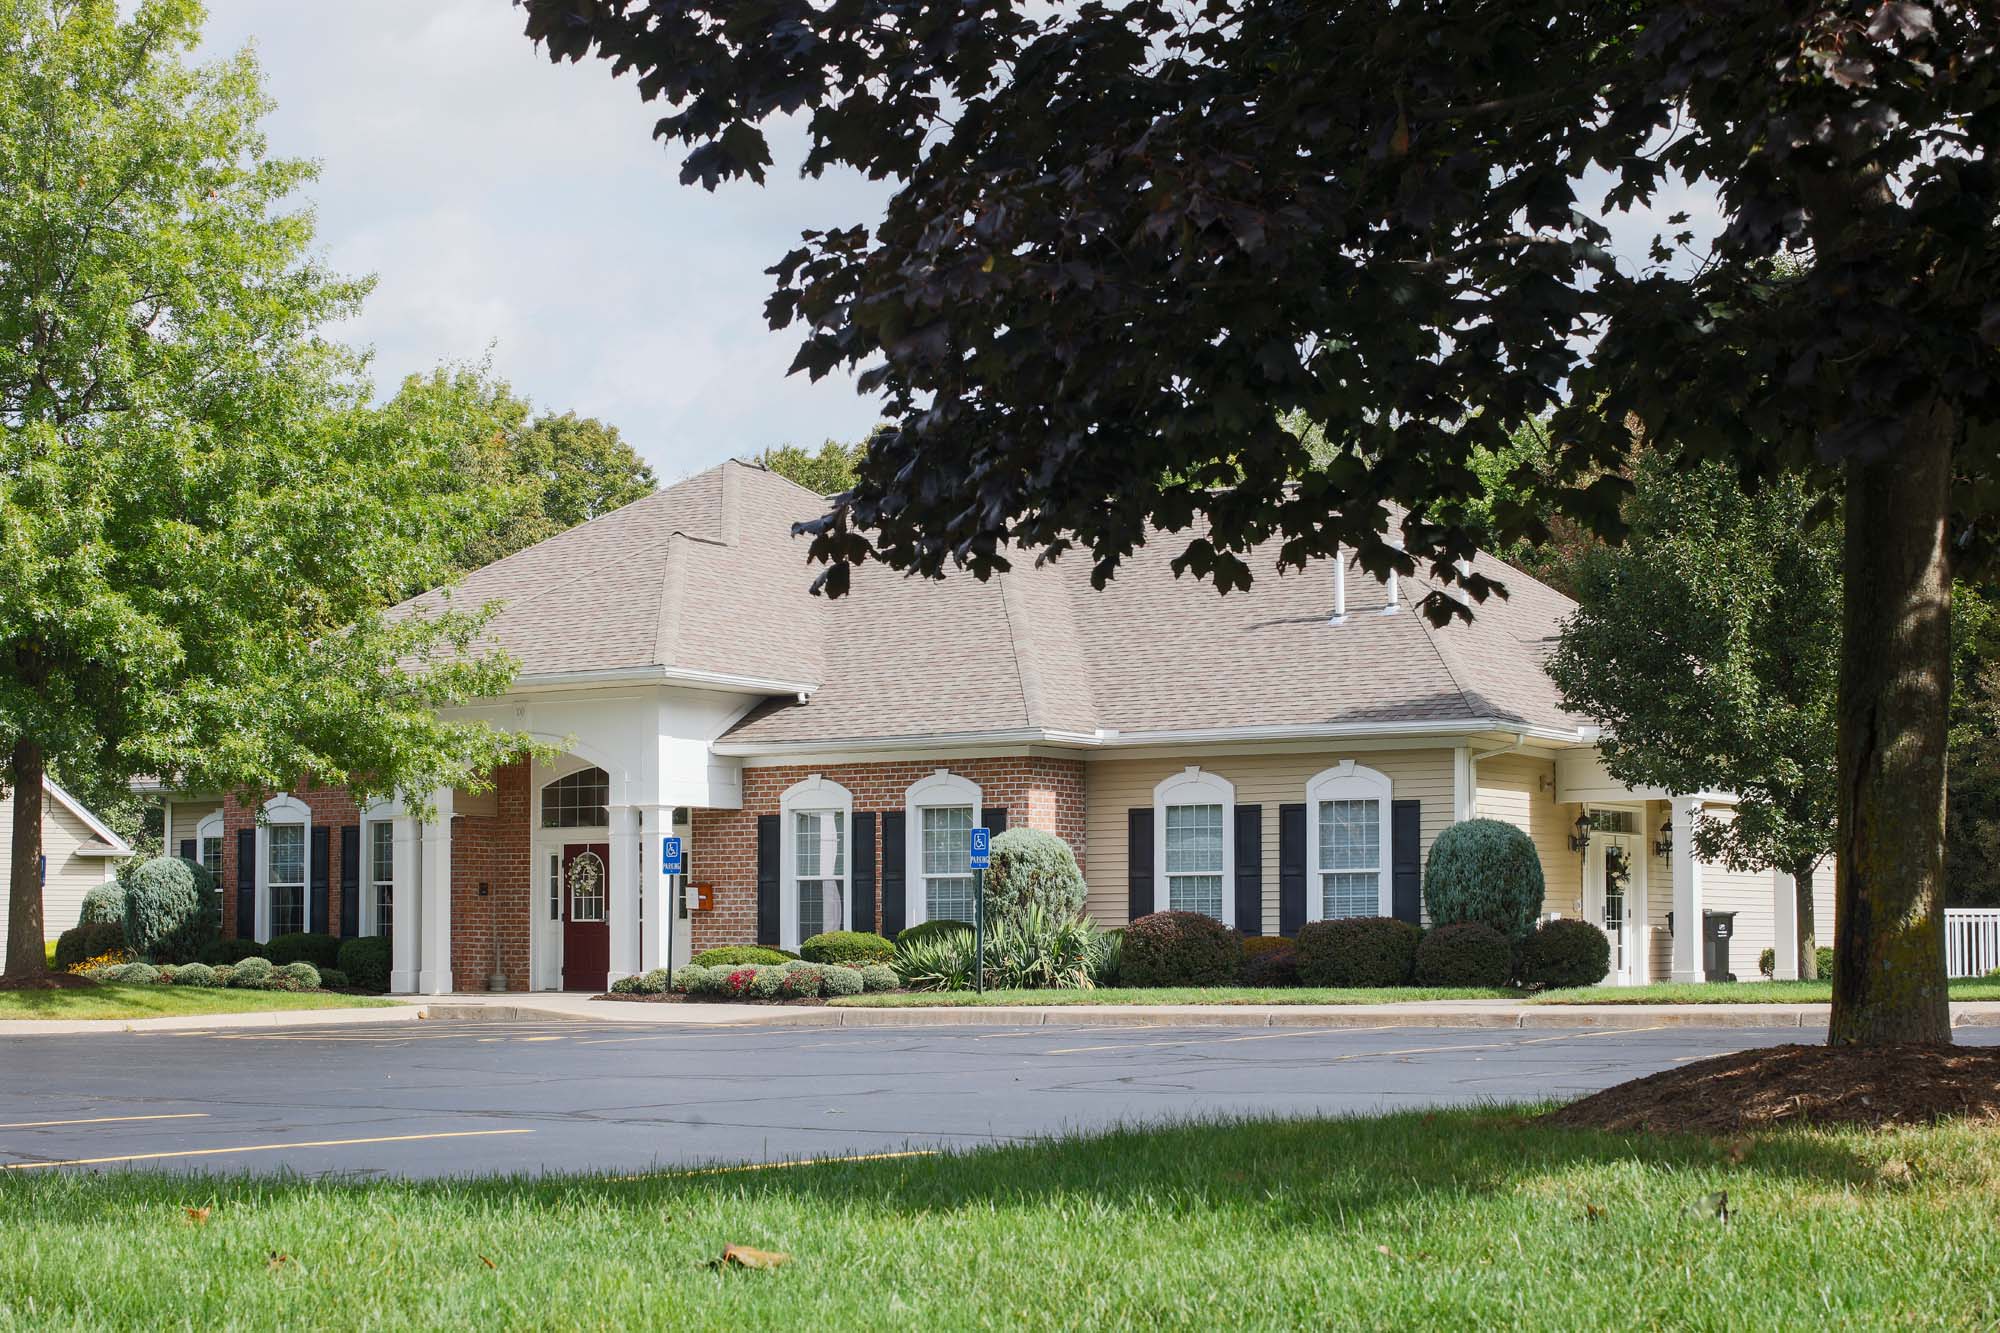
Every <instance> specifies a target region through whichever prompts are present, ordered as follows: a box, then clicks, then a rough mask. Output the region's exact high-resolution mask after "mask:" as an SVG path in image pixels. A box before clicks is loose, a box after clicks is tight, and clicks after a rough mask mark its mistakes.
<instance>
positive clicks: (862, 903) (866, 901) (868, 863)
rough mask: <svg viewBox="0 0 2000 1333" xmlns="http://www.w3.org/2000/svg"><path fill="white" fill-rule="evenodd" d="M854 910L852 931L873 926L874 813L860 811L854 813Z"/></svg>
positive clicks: (873, 927)
mask: <svg viewBox="0 0 2000 1333" xmlns="http://www.w3.org/2000/svg"><path fill="white" fill-rule="evenodd" d="M851 854H852V856H853V862H854V867H853V868H854V909H853V912H852V913H851V918H852V921H853V928H854V929H855V930H873V929H875V814H874V812H873V811H860V812H857V813H856V814H855V816H854V847H853V850H852V853H851Z"/></svg>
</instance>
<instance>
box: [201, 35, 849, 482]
mask: <svg viewBox="0 0 2000 1333" xmlns="http://www.w3.org/2000/svg"><path fill="white" fill-rule="evenodd" d="M209 14H210V18H209V27H208V45H209V49H210V52H211V53H219V52H221V51H224V50H233V49H235V48H237V47H240V46H242V45H243V44H244V43H246V42H254V43H255V44H256V48H257V54H258V59H259V61H260V62H261V63H262V65H263V67H264V72H265V81H266V86H267V88H268V90H269V91H270V93H271V95H272V96H273V97H274V98H275V99H276V100H277V103H278V109H277V112H276V113H275V114H274V115H273V116H272V117H271V119H270V120H269V121H268V122H267V129H268V132H269V135H270V140H271V148H272V151H273V152H275V153H278V154H281V155H286V156H295V157H309V158H313V159H316V160H317V161H318V162H319V163H320V164H321V175H320V179H319V181H318V183H317V184H315V185H314V186H312V187H311V190H310V194H311V197H312V200H313V202H314V203H315V204H316V205H317V210H318V214H319V235H320V244H321V247H322V249H323V250H324V252H325V255H326V257H327V259H328V260H330V261H331V263H332V264H333V265H334V267H335V268H337V269H338V270H340V271H342V272H346V273H351V274H362V273H372V274H375V275H376V277H377V279H378V283H377V286H376V289H375V294H374V295H373V296H372V297H371V298H370V299H369V301H368V305H367V309H366V313H365V314H363V315H362V316H361V317H360V318H359V319H358V320H355V321H354V322H352V323H350V324H347V325H343V326H340V327H339V328H338V329H337V330H335V332H336V333H337V334H338V335H339V336H341V337H343V338H345V339H347V340H348V341H350V342H354V343H356V344H360V345H367V346H372V347H373V348H374V349H375V352H376V364H375V375H376V379H377V382H378V387H380V388H381V390H382V391H383V392H385V393H386V392H389V391H391V390H393V388H394V386H395V384H396V383H397V382H398V381H400V380H401V379H402V377H403V376H404V375H406V374H409V373H411V372H413V371H423V370H427V369H429V368H430V367H432V366H434V365H436V364H437V363H438V362H440V361H447V360H469V359H476V358H478V357H480V356H481V355H483V354H484V353H485V351H486V348H487V347H488V345H489V344H490V345H491V346H492V349H493V361H494V365H495V367H496V369H497V370H498V371H499V372H500V373H501V374H502V375H503V376H505V377H506V378H507V379H508V380H510V381H512V383H513V385H514V387H515V388H516V390H517V391H519V392H521V393H524V394H526V395H527V396H528V397H530V398H532V399H534V401H535V403H536V404H537V405H538V406H542V407H548V408H552V409H555V410H557V411H563V410H568V409H572V408H573V409H575V410H576V411H578V412H581V413H584V414H585V415H589V416H597V417H601V418H603V419H604V420H606V421H609V422H611V423H613V424H615V425H616V426H618V428H619V429H620V430H621V431H623V432H624V434H625V436H626V438H628V439H629V440H631V441H632V443H633V444H634V446H635V447H637V448H638V450H639V451H640V452H641V453H642V454H644V455H645V457H646V458H647V460H648V461H650V462H651V463H652V464H653V465H654V468H655V470H656V471H658V472H659V473H660V476H661V479H662V480H663V481H671V480H673V479H675V478H678V477H681V476H684V475H686V474H687V473H689V472H693V471H696V470H698V469H700V468H703V467H706V466H708V465H710V464H712V463H714V462H717V461H719V460H721V459H723V458H726V457H731V456H735V455H743V454H751V453H755V452H757V451H759V450H761V449H763V448H765V447H766V446H769V445H776V444H783V443H786V442H787V441H791V442H797V443H802V444H815V445H816V444H818V443H819V442H820V441H821V440H822V439H824V438H827V437H829V436H832V437H835V438H839V439H854V438H858V437H859V436H861V435H862V434H864V433H865V432H866V431H867V429H868V427H869V425H870V424H872V423H873V421H874V420H875V409H874V406H873V403H872V400H865V399H862V398H860V397H858V396H856V394H855V392H854V387H853V384H852V382H851V381H850V380H848V379H846V378H845V377H841V378H833V377H829V378H827V379H824V380H821V381H820V382H819V383H818V384H817V385H813V384H810V383H809V382H808V381H807V380H806V378H805V377H804V376H802V375H799V376H791V377H787V376H786V375H785V367H786V366H787V365H789V364H790V363H791V358H792V354H793V352H794V350H795V349H796V347H797V343H798V336H797V334H796V332H784V333H773V332H771V331H769V330H768V329H766V328H765V327H764V318H763V305H764V298H765V297H766V296H767V295H768V294H769V292H770V290H771V279H770V278H769V277H767V276H766V275H765V274H764V271H763V270H764V269H765V268H767V267H768V266H770V265H771V264H772V263H773V262H774V261H775V260H776V259H777V258H778V257H779V256H780V255H782V254H783V253H784V252H785V251H786V250H787V249H789V248H790V247H791V246H792V245H793V244H795V243H796V241H797V239H798V234H799V232H800V231H801V230H803V229H805V228H807V227H813V226H829V225H836V224H840V225H845V224H848V223H852V222H855V221H861V220H866V219H869V218H872V217H873V216H875V215H876V214H877V213H878V212H879V208H880V204H879V201H880V199H881V198H882V197H883V192H882V189H881V187H879V186H870V185H869V184H868V183H867V182H865V181H862V180H860V179H859V178H858V177H856V178H849V179H846V180H836V179H833V178H831V177H829V178H827V179H824V180H820V181H817V182H801V181H799V180H798V178H797V160H798V153H797V145H794V151H793V153H792V155H791V160H790V162H789V163H787V162H786V161H785V160H784V157H783V152H782V150H781V152H780V163H779V169H778V170H776V171H774V173H773V175H772V178H771V183H770V184H768V185H766V186H764V187H762V188H759V187H757V186H755V185H751V184H749V183H747V182H746V183H743V184H740V185H737V186H732V187H725V188H724V189H722V190H719V191H718V192H717V193H715V194H712V195H711V194H707V193H705V192H704V191H702V190H700V189H699V188H688V187H684V186H682V185H681V184H679V182H678V179H677V177H678V173H679V165H680V153H679V150H678V147H677V146H676V148H675V149H673V150H668V149H664V148H662V147H661V146H660V145H659V144H658V143H656V142H655V141H654V140H653V139H652V137H651V130H652V125H653V122H654V121H655V120H656V119H658V116H659V111H658V109H657V108H649V107H648V106H647V104H645V103H643V102H641V101H640V100H639V95H638V93H637V91H636V90H635V88H634V85H633V81H632V80H631V79H630V78H626V79H621V80H618V81H616V82H614V81H613V80H612V79H611V77H610V66H609V65H608V64H606V63H604V62H602V61H597V60H592V61H589V62H587V63H585V64H583V65H563V66H555V65H551V64H550V63H549V62H548V60H547V59H546V58H545V57H544V56H542V55H541V54H540V53H539V52H537V51H536V50H535V49H534V48H533V47H531V46H530V45H529V44H528V41H527V39H526V38H524V37H523V36H522V35H521V23H522V19H521V14H520V11H519V10H517V9H515V8H514V7H513V6H512V5H510V4H508V3H507V0H309V2H306V3H302V2H301V0H209Z"/></svg>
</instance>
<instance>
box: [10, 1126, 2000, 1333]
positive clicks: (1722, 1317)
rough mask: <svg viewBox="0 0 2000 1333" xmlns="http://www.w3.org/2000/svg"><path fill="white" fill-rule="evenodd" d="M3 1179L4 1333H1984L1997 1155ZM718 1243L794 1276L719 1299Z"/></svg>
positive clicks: (1292, 1140)
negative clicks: (975, 1330)
mask: <svg viewBox="0 0 2000 1333" xmlns="http://www.w3.org/2000/svg"><path fill="white" fill-rule="evenodd" d="M523 1142H527V1140H523ZM29 1174H31V1173H6V1174H0V1216H5V1217H6V1218H7V1234H8V1243H7V1244H6V1245H5V1246H0V1326H9V1327H22V1328H26V1327H34V1328H36V1329H69V1328H103V1327H196V1328H223V1327H228V1328H240V1329H287V1330H290V1329H316V1328H343V1329H345V1328H459V1327H480V1328H486V1327H492V1328H542V1327H573V1326H576V1325H578V1324H587V1325H589V1326H591V1327H607V1328H619V1327H632V1328H661V1327H693V1326H696V1325H699V1326H701V1327H706V1328H739V1327H743V1328H764V1327H785V1326H799V1325H811V1326H814V1327H824V1328H850V1327H874V1326H876V1325H878V1324H880V1323H881V1322H882V1321H883V1319H884V1318H885V1317H886V1318H888V1319H891V1320H893V1321H894V1322H896V1323H897V1324H899V1325H903V1326H907V1327H917V1328H924V1327H936V1328H969V1327H975V1326H977V1327H994V1328H1044V1327H1114V1328H1123V1327H1135V1326H1144V1327H1174V1328H1203V1329H1208V1328H1224V1327H1228V1328H1243V1327H1249V1328H1294V1327H1326V1326H1329V1325H1336V1326H1340V1327H1348V1328H1491V1327H1516V1326H1518V1327H1533V1328H1583V1329H1593V1328H1604V1329H1622V1328H1629V1327H1632V1326H1633V1325H1634V1324H1635V1323H1638V1324H1643V1325H1647V1326H1657V1327H1692V1328H1758V1327H1764V1328H1850V1327H1904V1326H1925V1327H1931V1326H1942V1327H1967V1326H1974V1327H1986V1326H1990V1325H1992V1324H1993V1323H1994V1322H1995V1321H1996V1320H2000V1276H1996V1275H2000V1134H1995V1133H1994V1132H1992V1131H1980V1130H1974V1129H1969V1128H1964V1127H1956V1128H1951V1127H1947V1128H1930V1129H1922V1130H1907V1131H1895V1132H1886V1133H1858V1132H1835V1131H1825V1132H1811V1131H1798V1130H1793V1131H1788V1132H1784V1133H1778V1134H1772V1135H1766V1136H1758V1137H1755V1138H1742V1139H1736V1140H1716V1139H1711V1138H1706V1137H1685V1138H1646V1137H1624V1136H1615V1135H1607V1134H1602V1133H1597V1132H1593V1131H1586V1130H1560V1129H1554V1128H1549V1127H1544V1126H1541V1125H1538V1124H1535V1123H1532V1122H1531V1120H1530V1119H1529V1117H1528V1116H1527V1115H1526V1114H1525V1113H1522V1112H1518V1111H1495V1110H1491V1109H1487V1110H1479V1111H1455V1112H1430V1113H1408V1114H1402V1115H1396V1116H1390V1117H1384V1118H1371V1119H1353V1120H1325V1119H1319V1120H1298V1121H1276V1122H1273V1121H1253V1122H1212V1123H1205V1124H1193V1125H1179V1126H1173V1127H1168V1128H1155V1129H1147V1130H1137V1129H1133V1130H1125V1131H1120V1132H1116V1133H1112V1134H1108V1135H1105V1136H1101V1137H1092V1138H1073V1139H1065V1140H1055V1141H1045V1142H1040V1143H1036V1144H1033V1145H1025V1146H1011V1147H1000V1148H989V1149H984V1150H980V1151H977V1152H971V1153H967V1154H964V1155H940V1156H925V1157H899V1158H891V1159H887V1160H879V1159H878V1160H870V1161H852V1162H831V1163H820V1164H814V1165H801V1166H792V1167H782V1168H776V1169H770V1170H760V1171H748V1172H741V1173H713V1172H711V1173H704V1174H696V1173H692V1172H678V1173H674V1172H670V1173H661V1174H650V1175H642V1176H636V1177H630V1176H628V1177H624V1178H617V1179H613V1178H606V1177H578V1176H541V1177H516V1178H490V1179H483V1180H462V1181H452V1182H440V1183H408V1182H398V1181H394V1180H388V1179H381V1178H374V1179H367V1180H352V1181H340V1180H335V1179H301V1178H298V1177H287V1176H280V1177H268V1176H267V1177H256V1176H243V1177H227V1176H201V1175H196V1176H189V1175H183V1174H178V1173H171V1172H162V1173H158V1174H137V1173H127V1174H112V1175H94V1174H81V1173H78V1174H71V1173H62V1172H34V1173H32V1176H33V1178H32V1179H28V1178H26V1177H27V1176H28V1175H29ZM732 1245H735V1246H750V1247H754V1248H755V1249H757V1250H762V1251H773V1252H777V1253H779V1254H782V1255H785V1256H788V1257H787V1258H786V1259H785V1261H784V1262H783V1263H782V1265H781V1266H778V1267H775V1268H767V1269H759V1270H732V1269H730V1268H728V1267H720V1266H716V1263H715V1261H716V1260H718V1259H719V1258H720V1256H721V1255H722V1253H723V1251H724V1248H725V1247H727V1246H732Z"/></svg>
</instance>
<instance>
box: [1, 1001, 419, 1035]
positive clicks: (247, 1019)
mask: <svg viewBox="0 0 2000 1333" xmlns="http://www.w3.org/2000/svg"><path fill="white" fill-rule="evenodd" d="M423 1016H424V1007H423V1006H421V1005H415V1004H401V1003H399V1004H397V1005H395V1006H394V1007H392V1008H383V1009H273V1010H268V1011H263V1012H259V1013H251V1014H177V1015H174V1016H172V1017H169V1018H10V1019H5V1020H0V1037H72V1036H75V1035H77V1034H78V1033H85V1032H215V1031H224V1030H236V1031H250V1030H255V1029H257V1028H299V1027H334V1026H339V1025H344V1024H355V1023H362V1024H368V1023H414V1022H417V1021H418V1020H419V1019H421V1018H423Z"/></svg>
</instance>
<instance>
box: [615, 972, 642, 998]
mask: <svg viewBox="0 0 2000 1333" xmlns="http://www.w3.org/2000/svg"><path fill="white" fill-rule="evenodd" d="M639 981H640V979H639V978H638V977H636V976H631V977H620V978H618V980H616V981H614V982H612V983H611V993H612V994H613V995H637V994H638V993H639Z"/></svg>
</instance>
